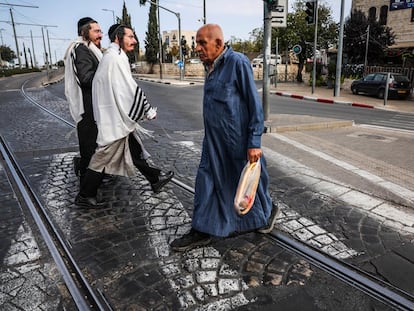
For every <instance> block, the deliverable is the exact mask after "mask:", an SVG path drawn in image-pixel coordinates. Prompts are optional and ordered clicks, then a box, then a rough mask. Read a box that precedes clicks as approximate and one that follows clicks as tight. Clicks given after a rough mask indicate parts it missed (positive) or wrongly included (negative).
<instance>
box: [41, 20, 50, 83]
mask: <svg viewBox="0 0 414 311" xmlns="http://www.w3.org/2000/svg"><path fill="white" fill-rule="evenodd" d="M42 38H43V50H44V53H45V66H46V72H47V78H49V61H48V57H47V51H46V42H45V32H44V30H43V27H42Z"/></svg>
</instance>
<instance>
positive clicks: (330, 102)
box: [270, 91, 375, 109]
mask: <svg viewBox="0 0 414 311" xmlns="http://www.w3.org/2000/svg"><path fill="white" fill-rule="evenodd" d="M270 94H273V95H278V96H284V97H290V98H295V99H303V100H309V101H314V102H317V103H323V104H340V105H348V106H353V107H360V108H369V109H374V108H375V106H373V105H368V104H363V103H358V102H347V101H338V100H333V99H327V98H318V97H312V96H305V95H298V94H292V93H287V92H280V91H270Z"/></svg>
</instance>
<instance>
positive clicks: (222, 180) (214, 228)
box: [170, 24, 278, 251]
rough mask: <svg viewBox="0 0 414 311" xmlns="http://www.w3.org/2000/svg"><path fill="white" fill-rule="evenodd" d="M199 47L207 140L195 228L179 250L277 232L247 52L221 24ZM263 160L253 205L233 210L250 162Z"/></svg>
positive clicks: (202, 36) (205, 31) (176, 244)
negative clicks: (232, 43) (235, 46)
mask: <svg viewBox="0 0 414 311" xmlns="http://www.w3.org/2000/svg"><path fill="white" fill-rule="evenodd" d="M196 43H197V47H196V50H197V52H198V55H199V57H200V60H201V61H202V62H203V64H204V66H205V69H206V78H205V84H204V96H203V118H204V140H203V150H202V154H201V160H200V164H199V168H198V172H197V177H196V184H195V197H194V213H193V218H192V228H191V230H190V232H189V233H187V234H185V235H184V236H182V237H181V238H178V239H176V240H174V241H173V242H172V243H171V244H170V245H171V248H172V249H173V250H175V251H185V250H187V249H190V248H192V247H195V246H201V245H207V244H209V243H210V242H211V238H212V237H227V236H229V235H232V234H234V233H240V232H245V231H253V230H257V231H258V232H261V233H268V232H271V231H272V230H273V227H274V225H275V221H276V217H277V214H278V208H277V206H275V205H274V204H272V199H271V197H270V194H269V191H268V183H269V177H268V173H267V169H266V160H265V158H264V157H263V155H262V149H261V136H262V133H263V130H264V122H263V110H262V106H261V102H260V100H259V95H258V93H257V90H256V85H255V83H254V78H253V71H252V68H251V65H250V62H249V60H248V58H247V57H246V56H244V55H243V54H241V53H237V52H235V51H233V50H232V48H231V47H227V46H225V44H224V38H223V32H222V30H221V27H220V26H219V25H216V24H206V25H204V26H202V27H201V28H200V29H199V30H198V32H197V36H196ZM259 159H261V160H260V163H261V175H260V180H259V185H258V188H257V192H256V197H255V200H254V204H253V207H252V208H251V209H250V211H249V212H248V213H247V214H245V215H240V214H238V213H237V212H236V211H235V209H234V208H233V202H234V196H235V194H236V190H237V185H238V180H239V177H240V173H241V172H242V170H243V167H244V166H245V164H246V161H249V162H250V163H253V162H257V161H258V160H259Z"/></svg>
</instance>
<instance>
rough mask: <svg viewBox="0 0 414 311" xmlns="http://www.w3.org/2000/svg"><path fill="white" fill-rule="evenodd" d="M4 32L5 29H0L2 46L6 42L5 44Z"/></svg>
mask: <svg viewBox="0 0 414 311" xmlns="http://www.w3.org/2000/svg"><path fill="white" fill-rule="evenodd" d="M3 30H5V29H4V28H1V29H0V38H1V45H4V42H3Z"/></svg>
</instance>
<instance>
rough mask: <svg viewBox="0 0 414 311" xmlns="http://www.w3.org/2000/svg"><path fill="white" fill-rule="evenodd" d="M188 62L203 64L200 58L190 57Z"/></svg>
mask: <svg viewBox="0 0 414 311" xmlns="http://www.w3.org/2000/svg"><path fill="white" fill-rule="evenodd" d="M187 62H188V63H190V64H201V60H200V59H199V58H190V59H188V60H187Z"/></svg>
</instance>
